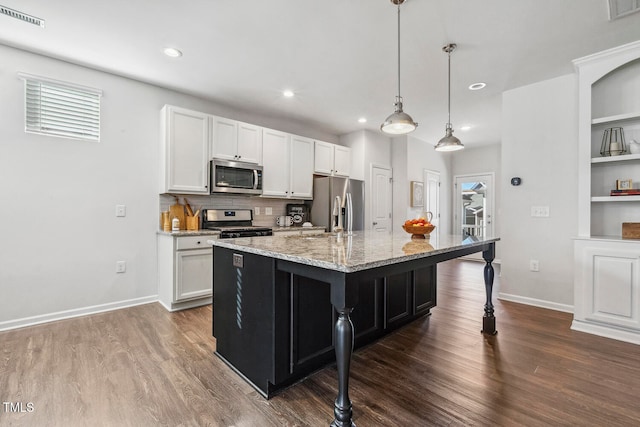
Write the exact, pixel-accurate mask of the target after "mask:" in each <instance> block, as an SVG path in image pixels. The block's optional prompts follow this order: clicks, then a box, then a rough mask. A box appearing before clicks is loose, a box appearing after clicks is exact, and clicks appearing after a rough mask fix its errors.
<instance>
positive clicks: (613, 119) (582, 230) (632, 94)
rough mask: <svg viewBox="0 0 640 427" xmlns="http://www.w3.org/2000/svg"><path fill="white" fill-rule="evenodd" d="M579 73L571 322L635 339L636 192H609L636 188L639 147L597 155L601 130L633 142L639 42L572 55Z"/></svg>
mask: <svg viewBox="0 0 640 427" xmlns="http://www.w3.org/2000/svg"><path fill="white" fill-rule="evenodd" d="M574 64H575V66H576V70H577V73H578V88H579V89H578V90H579V104H578V105H579V111H578V138H579V141H578V143H579V144H578V162H579V163H578V173H579V180H578V182H579V188H578V204H579V205H578V233H579V236H578V237H577V238H576V240H575V245H574V267H575V268H574V272H575V279H574V298H575V300H574V320H573V323H572V325H571V327H572V329H575V330H579V331H583V332H589V333H593V334H596V335H602V336H606V337H609V338H614V339H619V340H623V341H629V342H633V343H636V344H640V240H634V239H624V238H622V223H623V222H640V196H635V195H622V196H611V190H614V189H615V188H616V180H625V179H631V180H633V183H634V185H633V188H640V185H639V184H640V154H629V153H625V154H622V155H618V156H609V157H603V156H601V155H600V146H601V142H602V137H603V134H604V131H605V130H606V129H607V128H611V127H622V128H623V130H624V135H625V140H626V141H627V143H628V142H630V141H631V140H632V139H635V140H637V141H640V41H639V42H635V43H630V44H627V45H624V46H620V47H618V48H614V49H610V50H608V51H604V52H601V53H597V54H594V55H591V56H588V57H585V58H581V59H577V60H576V61H574Z"/></svg>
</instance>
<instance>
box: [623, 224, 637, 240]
mask: <svg viewBox="0 0 640 427" xmlns="http://www.w3.org/2000/svg"><path fill="white" fill-rule="evenodd" d="M622 238H623V239H640V222H623V223H622Z"/></svg>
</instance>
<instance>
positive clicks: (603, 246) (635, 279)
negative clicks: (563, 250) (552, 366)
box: [571, 238, 640, 344]
mask: <svg viewBox="0 0 640 427" xmlns="http://www.w3.org/2000/svg"><path fill="white" fill-rule="evenodd" d="M574 249H575V276H574V277H575V282H574V292H575V300H574V304H575V307H574V320H573V323H572V325H571V328H572V329H575V330H579V331H583V332H589V333H593V334H596V335H601V336H605V337H609V338H613V339H618V340H622V341H628V342H633V343H636V344H640V241H638V240H624V239H621V238H611V239H604V238H603V239H593V238H592V239H578V240H576V241H575V243H574Z"/></svg>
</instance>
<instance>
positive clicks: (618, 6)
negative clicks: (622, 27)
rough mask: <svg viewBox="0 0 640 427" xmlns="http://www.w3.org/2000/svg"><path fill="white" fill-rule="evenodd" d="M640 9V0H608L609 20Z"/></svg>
mask: <svg viewBox="0 0 640 427" xmlns="http://www.w3.org/2000/svg"><path fill="white" fill-rule="evenodd" d="M638 11H640V0H609V21H613V20H614V19H618V18H622V17H623V16H627V15H630V14H632V13H635V12H638Z"/></svg>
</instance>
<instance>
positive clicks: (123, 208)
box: [116, 205, 127, 217]
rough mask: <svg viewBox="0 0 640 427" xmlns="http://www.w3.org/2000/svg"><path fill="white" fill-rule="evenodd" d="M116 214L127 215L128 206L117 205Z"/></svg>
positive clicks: (119, 215)
mask: <svg viewBox="0 0 640 427" xmlns="http://www.w3.org/2000/svg"><path fill="white" fill-rule="evenodd" d="M116 216H118V217H121V216H127V207H126V206H125V205H116Z"/></svg>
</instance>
